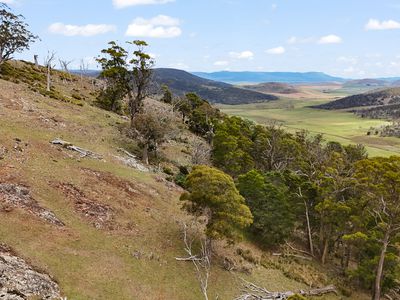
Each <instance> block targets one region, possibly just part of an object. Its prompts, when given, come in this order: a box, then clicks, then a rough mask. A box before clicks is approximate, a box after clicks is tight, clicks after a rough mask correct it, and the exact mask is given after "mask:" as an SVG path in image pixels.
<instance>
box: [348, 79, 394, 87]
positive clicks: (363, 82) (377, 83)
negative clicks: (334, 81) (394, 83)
mask: <svg viewBox="0 0 400 300" xmlns="http://www.w3.org/2000/svg"><path fill="white" fill-rule="evenodd" d="M389 85H390V82H388V81H386V80H382V79H370V78H366V79H357V80H350V81H347V82H345V83H344V84H343V87H369V86H370V87H384V86H389Z"/></svg>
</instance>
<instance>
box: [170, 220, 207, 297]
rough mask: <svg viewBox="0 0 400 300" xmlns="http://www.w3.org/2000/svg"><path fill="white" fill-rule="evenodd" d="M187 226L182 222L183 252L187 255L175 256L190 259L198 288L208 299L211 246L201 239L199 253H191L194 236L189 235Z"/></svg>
mask: <svg viewBox="0 0 400 300" xmlns="http://www.w3.org/2000/svg"><path fill="white" fill-rule="evenodd" d="M188 229H189V228H188V226H187V224H186V223H184V224H183V242H184V244H185V248H184V250H185V252H186V253H187V254H188V255H189V256H188V257H185V258H180V257H176V258H175V259H176V260H177V261H191V262H192V263H193V265H194V267H195V269H196V276H197V280H198V281H199V283H200V289H201V292H202V294H203V296H204V299H205V300H208V294H207V290H208V280H209V278H210V270H211V247H210V245H209V243H207V241H206V240H204V241H203V240H202V241H201V251H200V254H197V255H195V254H193V251H192V245H193V242H194V240H195V238H194V237H189V235H188Z"/></svg>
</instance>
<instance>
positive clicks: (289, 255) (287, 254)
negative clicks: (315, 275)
mask: <svg viewBox="0 0 400 300" xmlns="http://www.w3.org/2000/svg"><path fill="white" fill-rule="evenodd" d="M272 256H279V257H293V258H299V259H304V260H309V261H312V258H311V257H308V256H303V255H298V254H291V253H272Z"/></svg>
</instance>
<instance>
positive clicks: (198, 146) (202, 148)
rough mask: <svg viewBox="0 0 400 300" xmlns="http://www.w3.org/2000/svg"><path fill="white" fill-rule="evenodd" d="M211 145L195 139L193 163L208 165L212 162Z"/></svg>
mask: <svg viewBox="0 0 400 300" xmlns="http://www.w3.org/2000/svg"><path fill="white" fill-rule="evenodd" d="M210 157H211V147H210V145H208V144H207V143H205V142H204V141H200V140H195V141H193V151H192V164H193V165H208V164H209V163H210Z"/></svg>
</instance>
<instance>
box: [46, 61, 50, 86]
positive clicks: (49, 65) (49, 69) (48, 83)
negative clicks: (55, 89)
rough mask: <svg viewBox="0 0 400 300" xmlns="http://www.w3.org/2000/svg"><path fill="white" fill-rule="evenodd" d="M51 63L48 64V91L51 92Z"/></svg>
mask: <svg viewBox="0 0 400 300" xmlns="http://www.w3.org/2000/svg"><path fill="white" fill-rule="evenodd" d="M50 71H51V68H50V65H48V66H47V89H46V90H47V91H48V92H50V88H51V75H50Z"/></svg>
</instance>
